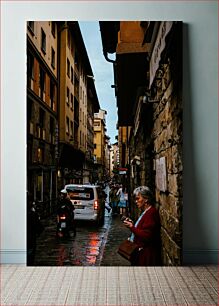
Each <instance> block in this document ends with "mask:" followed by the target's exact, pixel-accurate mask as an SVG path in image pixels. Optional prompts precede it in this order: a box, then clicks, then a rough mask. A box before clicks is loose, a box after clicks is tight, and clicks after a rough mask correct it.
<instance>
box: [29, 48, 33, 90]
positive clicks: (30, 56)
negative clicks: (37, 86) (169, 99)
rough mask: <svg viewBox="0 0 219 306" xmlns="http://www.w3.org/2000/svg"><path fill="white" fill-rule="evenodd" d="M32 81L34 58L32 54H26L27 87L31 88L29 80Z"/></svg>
mask: <svg viewBox="0 0 219 306" xmlns="http://www.w3.org/2000/svg"><path fill="white" fill-rule="evenodd" d="M33 79H34V57H33V55H32V54H30V53H28V54H27V82H28V87H30V86H31V80H33Z"/></svg>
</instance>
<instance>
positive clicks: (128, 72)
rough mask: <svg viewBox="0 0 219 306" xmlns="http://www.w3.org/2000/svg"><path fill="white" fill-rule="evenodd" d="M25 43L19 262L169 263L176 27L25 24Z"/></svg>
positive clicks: (177, 136)
mask: <svg viewBox="0 0 219 306" xmlns="http://www.w3.org/2000/svg"><path fill="white" fill-rule="evenodd" d="M26 40H27V49H26V50H27V54H26V56H27V61H26V62H27V83H26V85H27V99H26V103H27V104H26V106H27V118H26V120H27V122H26V123H27V125H26V127H27V154H26V156H27V265H34V266H139V265H140V266H156V265H158V266H160V265H181V264H182V192H183V190H182V170H183V167H182V113H183V110H182V22H180V21H149V20H138V21H128V20H124V21H92V22H91V21H89V22H78V21H69V20H68V21H49V20H48V21H27V23H26ZM127 239H128V240H129V241H130V242H129V244H130V243H132V244H133V243H135V244H136V245H137V248H136V250H137V251H136V252H135V254H134V255H132V256H131V257H130V256H129V257H128V259H127V258H124V253H122V254H123V256H120V254H121V252H120V254H119V252H118V248H119V245H120V243H121V242H122V241H124V240H127ZM126 251H127V250H126Z"/></svg>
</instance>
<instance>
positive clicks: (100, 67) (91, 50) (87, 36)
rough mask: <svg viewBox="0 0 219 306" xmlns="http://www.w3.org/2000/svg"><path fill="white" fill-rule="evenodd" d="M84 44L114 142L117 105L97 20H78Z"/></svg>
mask: <svg viewBox="0 0 219 306" xmlns="http://www.w3.org/2000/svg"><path fill="white" fill-rule="evenodd" d="M79 26H80V29H81V33H82V36H83V40H84V44H85V47H86V49H87V54H88V57H89V60H90V64H91V68H92V70H93V74H94V79H95V87H96V91H97V96H98V99H99V103H100V108H101V109H104V110H106V111H107V116H106V128H107V132H106V134H107V135H108V136H109V137H110V142H111V144H113V143H115V142H116V140H115V136H116V135H117V134H118V130H117V129H116V123H117V107H116V99H115V91H114V89H113V88H111V85H113V84H114V77H113V64H112V63H109V62H107V61H106V60H105V58H104V55H103V51H102V49H103V48H102V41H101V34H100V28H99V22H98V21H88V22H84V21H83V22H81V21H80V22H79ZM110 58H112V56H110Z"/></svg>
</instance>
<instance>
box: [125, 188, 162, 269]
mask: <svg viewBox="0 0 219 306" xmlns="http://www.w3.org/2000/svg"><path fill="white" fill-rule="evenodd" d="M133 193H134V196H135V201H136V205H137V207H138V208H139V209H140V211H141V212H142V213H141V215H140V217H139V218H138V220H137V222H136V223H135V224H133V222H131V221H126V220H125V221H124V224H125V225H126V226H127V227H128V228H129V229H130V231H131V232H132V234H131V237H130V240H131V241H134V242H135V243H136V244H138V245H139V250H138V252H137V254H136V256H135V257H134V258H133V260H132V261H131V265H132V266H160V265H161V238H160V217H159V212H158V211H157V209H156V208H155V207H154V206H153V197H152V193H151V191H150V189H149V188H148V187H146V186H140V187H137V188H136V189H135V190H134V192H133Z"/></svg>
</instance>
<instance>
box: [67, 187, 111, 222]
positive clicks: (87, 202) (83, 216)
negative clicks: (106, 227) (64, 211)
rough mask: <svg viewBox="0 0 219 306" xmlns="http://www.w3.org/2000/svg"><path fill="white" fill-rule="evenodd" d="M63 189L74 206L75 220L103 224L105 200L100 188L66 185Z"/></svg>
mask: <svg viewBox="0 0 219 306" xmlns="http://www.w3.org/2000/svg"><path fill="white" fill-rule="evenodd" d="M64 189H65V190H66V191H67V192H68V194H69V196H70V200H71V201H72V204H73V205H74V208H75V210H74V213H75V220H89V221H95V222H96V223H97V224H98V225H101V224H103V222H104V214H105V198H104V192H103V191H102V188H101V187H100V186H96V185H88V184H86V185H78V184H68V185H65V187H64Z"/></svg>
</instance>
